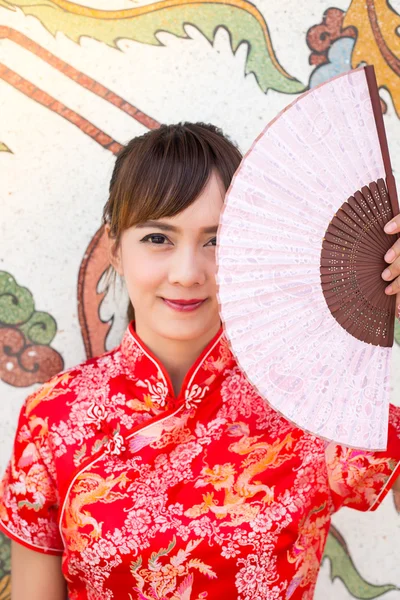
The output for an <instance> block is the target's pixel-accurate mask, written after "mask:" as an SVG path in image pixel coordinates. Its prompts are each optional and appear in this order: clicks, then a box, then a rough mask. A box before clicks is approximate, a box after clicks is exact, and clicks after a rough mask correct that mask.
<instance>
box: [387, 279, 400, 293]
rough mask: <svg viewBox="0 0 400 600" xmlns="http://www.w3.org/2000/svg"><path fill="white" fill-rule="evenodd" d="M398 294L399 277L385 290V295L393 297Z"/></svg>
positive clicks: (399, 286)
mask: <svg viewBox="0 0 400 600" xmlns="http://www.w3.org/2000/svg"><path fill="white" fill-rule="evenodd" d="M399 292H400V277H396V279H394V280H393V281H392V282H391V284H390V285H388V287H387V288H385V294H387V295H388V296H393V295H394V294H398V293H399Z"/></svg>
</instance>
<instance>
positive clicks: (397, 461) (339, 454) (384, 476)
mask: <svg viewBox="0 0 400 600" xmlns="http://www.w3.org/2000/svg"><path fill="white" fill-rule="evenodd" d="M325 456H326V466H327V472H328V480H329V487H330V490H331V497H332V503H333V507H332V512H335V511H337V510H338V509H339V508H340V507H341V506H348V507H349V508H355V509H356V510H360V511H372V510H375V509H376V508H377V507H378V506H379V505H380V504H381V502H382V500H383V499H384V498H385V496H386V494H387V493H388V491H389V490H390V488H391V487H392V485H393V484H394V482H395V481H396V479H397V477H399V476H400V407H396V406H393V405H392V404H391V405H390V410H389V429H388V445H387V449H386V450H385V451H383V452H368V451H364V450H355V449H353V448H347V447H346V446H341V445H339V444H334V443H330V444H328V446H327V447H326V450H325Z"/></svg>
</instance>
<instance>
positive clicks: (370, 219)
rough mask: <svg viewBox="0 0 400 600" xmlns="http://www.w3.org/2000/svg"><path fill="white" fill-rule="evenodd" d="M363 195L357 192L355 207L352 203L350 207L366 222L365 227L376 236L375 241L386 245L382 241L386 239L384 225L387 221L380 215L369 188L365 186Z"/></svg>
mask: <svg viewBox="0 0 400 600" xmlns="http://www.w3.org/2000/svg"><path fill="white" fill-rule="evenodd" d="M362 189H363V193H361V192H356V193H355V194H354V206H353V205H352V202H351V201H350V205H351V206H352V208H353V210H356V211H357V212H358V214H360V213H361V214H360V217H361V218H362V219H363V220H364V222H365V226H366V227H367V229H368V230H370V232H371V235H373V236H374V239H376V240H377V242H378V244H379V243H384V241H382V239H383V240H384V238H385V233H384V232H383V229H382V225H384V224H385V220H384V218H383V215H382V214H380V212H379V209H378V207H377V206H376V205H375V203H374V202H373V198H372V195H371V193H370V191H369V189H368V187H366V186H364V187H363V188H362ZM349 200H350V199H349ZM363 205H366V206H367V207H368V208H367V209H366V212H365V209H364V208H363Z"/></svg>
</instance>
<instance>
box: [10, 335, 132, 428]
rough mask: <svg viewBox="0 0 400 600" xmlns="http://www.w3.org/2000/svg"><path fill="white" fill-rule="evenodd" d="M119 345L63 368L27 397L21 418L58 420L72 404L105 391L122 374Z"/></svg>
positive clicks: (124, 367) (123, 369)
mask: <svg viewBox="0 0 400 600" xmlns="http://www.w3.org/2000/svg"><path fill="white" fill-rule="evenodd" d="M125 372H126V366H125V361H124V360H123V356H122V353H121V348H120V346H117V347H116V348H114V349H112V350H110V351H108V352H105V353H104V354H102V355H100V356H96V357H94V358H90V359H88V360H86V361H84V362H82V363H80V364H79V365H76V366H74V367H71V368H69V369H66V370H65V371H62V372H60V373H58V374H57V375H55V376H53V377H52V378H51V379H49V380H48V381H46V382H45V383H43V384H42V385H41V386H40V387H39V388H38V389H36V390H35V391H34V392H33V393H32V394H30V395H29V396H28V397H27V398H26V400H25V403H24V405H23V407H22V411H23V413H24V416H25V418H27V419H28V420H29V421H31V420H32V419H35V418H46V420H48V421H49V422H52V421H54V420H56V421H60V420H61V419H63V418H65V417H66V416H67V413H69V412H70V410H71V406H72V405H73V403H74V402H75V401H79V400H80V399H81V400H84V399H86V400H88V399H89V398H90V397H91V398H93V396H95V395H96V393H98V392H99V391H100V390H104V391H106V390H107V389H108V388H109V383H110V380H112V379H113V378H115V377H118V376H121V375H123V374H125Z"/></svg>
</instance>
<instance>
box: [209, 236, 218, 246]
mask: <svg viewBox="0 0 400 600" xmlns="http://www.w3.org/2000/svg"><path fill="white" fill-rule="evenodd" d="M211 242H214V243H213V244H212V245H213V246H216V245H217V238H216V237H215V238H213V239H212V240H210V241H209V242H208V243H209V244H211Z"/></svg>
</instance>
